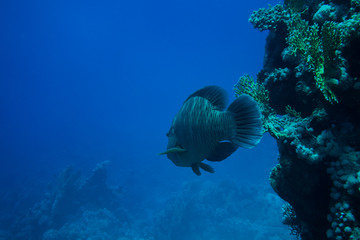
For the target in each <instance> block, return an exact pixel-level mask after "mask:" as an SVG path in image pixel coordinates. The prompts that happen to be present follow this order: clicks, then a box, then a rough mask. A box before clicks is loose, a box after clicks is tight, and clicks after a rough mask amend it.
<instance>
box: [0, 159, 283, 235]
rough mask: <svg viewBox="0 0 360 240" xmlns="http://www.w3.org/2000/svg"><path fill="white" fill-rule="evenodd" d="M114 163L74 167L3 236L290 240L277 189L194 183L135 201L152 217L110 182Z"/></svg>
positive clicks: (67, 170) (230, 183) (55, 182)
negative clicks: (85, 171)
mask: <svg viewBox="0 0 360 240" xmlns="http://www.w3.org/2000/svg"><path fill="white" fill-rule="evenodd" d="M107 164H108V162H102V163H100V164H98V165H97V167H96V168H95V169H94V170H93V171H92V174H91V176H90V177H88V178H86V179H83V178H82V177H81V174H80V173H79V172H77V171H74V170H73V169H72V168H66V169H65V170H64V171H62V173H61V174H59V176H58V177H57V178H56V179H55V181H54V182H53V183H52V184H51V187H50V189H49V191H48V193H47V194H46V196H45V197H44V199H43V200H41V201H39V202H38V203H37V204H36V205H35V206H34V207H32V208H31V209H30V210H29V212H28V213H27V214H26V215H25V216H24V215H19V216H18V220H17V221H15V222H14V223H13V224H11V225H12V228H11V231H7V230H5V229H4V230H1V229H0V239H14V240H22V239H27V240H35V239H36V240H37V239H42V240H63V239H69V240H85V239H94V240H110V239H111V240H113V239H118V240H154V239H156V240H162V239H166V240H183V239H189V240H192V239H209V240H217V239H222V240H224V239H239V236H241V237H242V238H244V239H254V240H265V239H266V240H268V239H272V240H285V239H287V240H289V238H288V230H287V229H286V227H285V226H283V225H282V224H281V222H280V220H281V213H280V212H279V211H278V209H279V208H280V207H281V205H282V204H283V201H282V200H281V199H280V198H279V197H278V196H276V194H275V193H274V192H273V191H272V190H271V188H270V186H259V185H254V186H246V187H244V186H240V185H238V184H235V183H234V182H230V181H222V182H216V183H214V182H187V183H185V184H184V187H183V188H182V189H181V190H180V191H179V192H177V193H176V194H175V195H173V197H172V198H170V199H169V195H164V196H163V198H164V199H163V200H164V201H162V203H161V204H159V205H158V206H156V207H154V206H155V205H152V207H148V206H144V205H142V204H141V200H139V199H138V198H133V199H131V200H130V201H131V204H132V205H134V206H136V207H137V208H141V206H143V208H142V209H141V210H142V211H143V212H144V213H149V216H147V214H146V217H144V215H145V214H143V215H139V214H138V213H137V211H140V210H137V211H134V210H131V208H129V206H127V205H126V203H125V202H126V201H129V199H126V198H130V197H129V196H128V195H127V193H128V192H126V190H122V188H119V187H110V186H108V185H107V183H106V179H107V169H106V165H107ZM130 187H134V186H130ZM152 192H153V191H152V190H151V186H149V192H144V193H142V194H143V196H149V199H148V201H150V200H152V201H157V200H155V199H154V196H153V195H152V194H151V193H152ZM166 199H168V200H167V201H166ZM164 202H165V203H166V204H163V203H164ZM146 207H147V209H146Z"/></svg>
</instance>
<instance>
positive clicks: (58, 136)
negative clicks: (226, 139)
mask: <svg viewBox="0 0 360 240" xmlns="http://www.w3.org/2000/svg"><path fill="white" fill-rule="evenodd" d="M278 2H279V1H274V0H266V1H265V0H261V1H245V2H244V1H238V0H237V1H235V0H222V1H220V0H218V1H216V0H206V1H205V0H196V1H194V0H176V1H168V0H166V1H165V0H155V1H145V0H134V1H109V0H105V1H94V0H90V1H88V0H87V1H69V0H65V1H45V0H35V1H21V0H11V1H1V3H0V24H1V26H0V32H1V37H0V112H1V115H0V140H1V143H0V160H1V168H0V180H1V182H0V184H1V188H3V189H4V188H13V189H16V188H21V187H23V188H28V187H29V186H33V187H36V186H41V185H42V184H46V183H47V182H48V181H49V180H50V179H51V178H52V176H53V175H54V174H56V173H58V172H59V171H60V170H61V169H63V168H64V167H65V166H68V165H70V164H71V165H73V166H75V167H76V168H78V169H81V170H83V171H85V172H86V171H89V170H90V169H92V168H93V167H94V166H95V165H96V163H98V162H101V161H104V160H111V161H112V164H111V169H110V171H111V174H110V175H111V178H110V180H111V181H114V182H116V183H119V184H121V185H123V186H126V187H128V188H129V189H132V190H133V192H134V194H139V195H146V194H147V191H162V192H165V193H166V192H167V191H170V192H171V191H175V190H176V189H177V187H178V186H179V184H181V183H182V182H184V181H187V180H192V179H199V178H198V177H197V176H195V174H193V173H192V171H191V170H190V169H187V168H178V167H176V166H175V165H173V163H172V162H170V161H169V160H167V159H166V157H165V156H157V153H158V152H162V151H164V150H165V148H166V144H167V138H166V136H165V134H166V132H167V131H168V128H169V126H170V124H171V120H172V118H173V116H174V115H175V114H176V112H177V111H178V110H179V108H180V106H181V104H182V102H183V101H184V100H185V99H186V97H187V96H188V95H189V94H191V93H192V92H193V91H195V90H197V89H198V88H201V87H203V86H206V85H219V86H222V87H224V88H225V89H226V90H227V91H228V93H229V97H230V99H231V100H233V99H234V96H233V92H232V87H233V85H234V84H235V83H236V81H237V80H238V78H239V77H240V76H241V75H243V74H246V73H249V74H251V75H253V76H255V75H256V73H257V72H258V71H259V70H260V69H261V67H262V61H263V56H264V44H265V38H266V35H267V34H266V33H260V32H258V31H257V30H255V29H253V27H252V25H251V24H250V23H249V22H248V18H249V16H250V14H251V13H252V11H253V10H257V9H258V8H260V7H267V5H268V4H269V3H270V4H273V5H274V4H276V3H278ZM276 150H277V149H276V144H275V142H274V141H273V139H271V138H270V137H269V136H267V135H266V136H265V138H264V139H263V140H262V142H261V143H260V144H259V145H258V146H257V147H256V148H254V149H252V150H246V149H239V150H238V151H237V152H236V153H235V154H234V155H233V156H231V157H230V158H228V159H227V160H226V161H223V162H221V163H213V164H212V165H213V166H214V168H215V170H216V173H215V174H208V173H204V174H203V175H202V176H201V178H203V179H204V180H206V179H221V178H230V179H236V180H237V181H244V182H263V183H264V184H268V183H267V178H268V174H269V170H270V168H271V167H272V166H274V165H275V164H276V157H277V152H276ZM149 189H150V190H149Z"/></svg>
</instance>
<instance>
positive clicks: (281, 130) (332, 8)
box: [235, 0, 360, 240]
mask: <svg viewBox="0 0 360 240" xmlns="http://www.w3.org/2000/svg"><path fill="white" fill-rule="evenodd" d="M359 14H360V3H359V1H357V0H352V1H342V0H329V1H324V2H323V1H317V0H312V1H311V0H308V1H306V0H304V1H296V0H285V1H284V4H283V5H276V6H269V7H268V8H267V9H261V10H259V11H255V12H254V13H253V14H252V15H251V17H250V20H249V21H250V22H251V23H252V24H253V25H254V27H256V28H259V30H260V31H263V30H269V35H268V38H267V42H266V46H265V49H266V53H265V60H264V66H263V69H262V70H261V71H260V72H259V73H258V75H257V79H256V81H253V82H252V83H249V82H246V81H243V80H242V79H240V81H239V83H238V84H237V85H236V86H235V88H236V90H239V89H240V91H236V94H237V95H239V94H242V93H247V94H249V93H248V92H246V91H245V90H246V89H249V88H251V87H252V86H253V85H254V84H255V85H262V87H257V88H256V89H263V90H261V91H262V92H263V93H262V94H264V93H267V94H268V101H259V104H260V105H264V106H262V107H261V110H262V111H263V115H264V128H265V129H266V130H267V131H268V132H269V133H270V134H271V135H272V136H273V137H274V138H275V139H276V140H277V143H278V148H279V159H278V160H279V163H278V164H277V165H276V166H275V167H274V168H273V169H272V171H271V174H270V183H271V186H272V187H273V189H274V190H275V191H276V192H277V193H278V194H279V196H280V197H281V198H283V199H284V200H286V201H287V202H288V203H289V205H286V206H284V208H283V209H284V223H285V224H287V225H289V226H290V227H291V229H292V232H293V233H294V234H295V235H297V236H298V237H299V238H301V239H304V240H315V239H336V240H345V239H359V238H360V204H359V203H360V137H359V136H360V126H359V125H360V121H359V119H360V98H359V96H360V95H359V94H360V71H359V69H360V57H359V56H360V54H359V53H360V49H359V46H360V45H359V43H360V31H359V30H360V17H359V16H360V15H359ZM239 85H240V86H239ZM255 92H256V91H255ZM260 95H261V94H260Z"/></svg>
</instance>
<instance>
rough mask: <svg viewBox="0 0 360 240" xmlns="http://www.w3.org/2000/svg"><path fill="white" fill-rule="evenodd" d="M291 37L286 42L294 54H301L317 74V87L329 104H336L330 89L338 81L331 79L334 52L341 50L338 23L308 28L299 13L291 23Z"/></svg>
mask: <svg viewBox="0 0 360 240" xmlns="http://www.w3.org/2000/svg"><path fill="white" fill-rule="evenodd" d="M288 32H289V36H288V37H287V39H286V41H287V43H288V44H289V48H290V51H291V53H292V54H294V55H295V54H298V53H299V54H300V55H301V56H302V58H303V60H304V61H305V62H306V64H307V65H308V66H309V67H310V69H311V70H312V72H313V74H314V79H315V81H316V86H317V87H318V88H319V89H320V91H321V92H322V93H323V95H324V97H325V99H326V100H327V101H329V102H330V103H337V102H338V99H337V97H336V96H335V94H334V92H333V90H332V89H331V87H332V86H333V85H337V80H335V79H334V78H331V77H330V76H331V75H332V71H333V70H332V69H333V68H334V59H335V57H336V55H335V53H336V51H337V50H338V49H339V48H340V44H341V38H340V36H341V35H340V31H339V29H338V28H337V25H336V23H335V22H329V21H327V22H325V23H324V24H323V26H322V28H321V31H320V27H319V25H318V24H316V23H315V24H313V25H309V23H308V22H307V21H306V20H303V19H302V18H301V16H300V14H293V18H292V20H291V21H289V23H288Z"/></svg>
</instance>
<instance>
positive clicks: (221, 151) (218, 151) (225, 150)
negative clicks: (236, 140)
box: [207, 141, 238, 162]
mask: <svg viewBox="0 0 360 240" xmlns="http://www.w3.org/2000/svg"><path fill="white" fill-rule="evenodd" d="M237 148H238V146H237V145H236V144H233V143H231V142H225V141H224V142H219V144H218V145H217V146H216V148H215V149H214V151H213V152H212V154H211V155H210V156H209V157H208V158H207V160H209V161H212V162H220V161H222V160H224V159H225V158H227V157H229V156H230V155H231V154H232V153H233V152H235V151H236V149H237Z"/></svg>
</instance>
